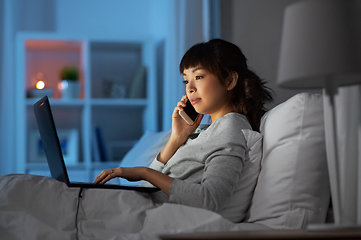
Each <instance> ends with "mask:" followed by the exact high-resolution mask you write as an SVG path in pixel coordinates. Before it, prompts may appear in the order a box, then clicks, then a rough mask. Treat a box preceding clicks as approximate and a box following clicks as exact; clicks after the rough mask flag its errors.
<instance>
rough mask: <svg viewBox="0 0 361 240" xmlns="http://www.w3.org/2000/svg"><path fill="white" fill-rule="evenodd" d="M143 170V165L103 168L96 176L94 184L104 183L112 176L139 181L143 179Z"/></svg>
mask: <svg viewBox="0 0 361 240" xmlns="http://www.w3.org/2000/svg"><path fill="white" fill-rule="evenodd" d="M143 171H144V167H132V168H123V167H118V168H112V169H107V170H103V171H102V172H101V173H100V174H99V175H98V176H97V177H96V178H95V181H94V183H95V184H104V183H106V182H108V181H109V180H110V179H112V178H116V177H121V178H125V179H127V180H128V181H139V180H143V178H142V172H143Z"/></svg>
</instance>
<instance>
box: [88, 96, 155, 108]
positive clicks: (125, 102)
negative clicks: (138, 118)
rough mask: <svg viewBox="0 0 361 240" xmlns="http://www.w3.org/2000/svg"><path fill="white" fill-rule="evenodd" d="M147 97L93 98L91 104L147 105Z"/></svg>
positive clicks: (101, 105) (100, 105)
mask: <svg viewBox="0 0 361 240" xmlns="http://www.w3.org/2000/svg"><path fill="white" fill-rule="evenodd" d="M147 102H148V101H147V99H126V98H123V99H92V100H91V105H93V106H95V107H96V106H98V107H105V106H129V107H137V106H138V107H145V106H147Z"/></svg>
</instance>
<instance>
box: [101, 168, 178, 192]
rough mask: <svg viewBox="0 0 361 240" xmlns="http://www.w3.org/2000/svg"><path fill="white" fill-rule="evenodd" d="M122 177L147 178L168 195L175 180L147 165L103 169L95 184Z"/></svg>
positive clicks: (130, 178)
mask: <svg viewBox="0 0 361 240" xmlns="http://www.w3.org/2000/svg"><path fill="white" fill-rule="evenodd" d="M115 177H121V178H125V179H127V180H129V181H140V180H146V181H148V182H150V183H151V184H153V185H154V186H157V187H159V188H160V189H161V190H162V191H163V192H164V193H165V194H166V195H167V196H169V188H170V185H171V184H172V182H173V178H171V177H168V176H167V175H165V174H163V173H161V172H158V171H156V170H153V169H150V168H147V167H133V168H123V167H118V168H114V169H107V170H104V171H102V172H101V173H100V174H99V175H98V177H97V178H96V179H95V181H94V183H95V184H104V183H106V182H107V181H109V180H110V179H112V178H115Z"/></svg>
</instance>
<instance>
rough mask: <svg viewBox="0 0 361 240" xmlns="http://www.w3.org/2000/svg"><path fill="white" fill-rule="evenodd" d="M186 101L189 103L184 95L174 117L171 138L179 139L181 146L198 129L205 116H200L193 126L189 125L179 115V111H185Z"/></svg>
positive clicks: (175, 109)
mask: <svg viewBox="0 0 361 240" xmlns="http://www.w3.org/2000/svg"><path fill="white" fill-rule="evenodd" d="M186 101H188V97H187V95H184V96H183V97H182V99H181V100H180V101H179V102H178V103H177V106H176V107H175V108H174V111H173V115H172V134H171V137H174V138H175V139H178V141H179V142H181V144H183V143H184V142H185V141H186V140H187V138H188V136H189V135H191V134H192V133H193V132H194V131H195V130H196V129H197V127H198V126H199V124H200V123H201V120H202V118H203V115H202V114H199V115H198V117H197V119H196V121H195V123H194V124H193V125H188V123H187V122H186V121H184V119H183V118H182V117H181V116H180V115H179V111H183V108H184V107H185V106H186Z"/></svg>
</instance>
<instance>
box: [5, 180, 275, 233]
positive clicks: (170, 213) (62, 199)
mask: <svg viewBox="0 0 361 240" xmlns="http://www.w3.org/2000/svg"><path fill="white" fill-rule="evenodd" d="M79 192H80V189H79V188H68V187H67V186H66V185H65V184H64V183H61V182H58V181H56V180H54V179H51V178H47V177H42V176H35V175H27V174H12V175H5V176H1V177H0V238H1V239H8V240H11V239H62V240H63V239H109V240H110V239H114V240H116V239H159V236H160V235H163V234H173V233H189V232H211V231H240V230H245V231H246V230H269V228H267V227H265V226H263V225H260V224H247V223H239V224H235V223H232V222H231V221H229V220H227V219H224V218H222V217H221V216H220V215H218V214H216V213H214V212H211V211H207V210H204V209H199V208H193V207H187V206H183V205H177V204H168V203H167V204H163V205H160V206H155V205H154V203H153V202H152V200H151V197H150V195H149V194H147V193H138V192H135V191H126V190H107V189H84V190H83V192H82V194H81V195H82V197H81V198H79ZM78 206H79V207H78Z"/></svg>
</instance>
